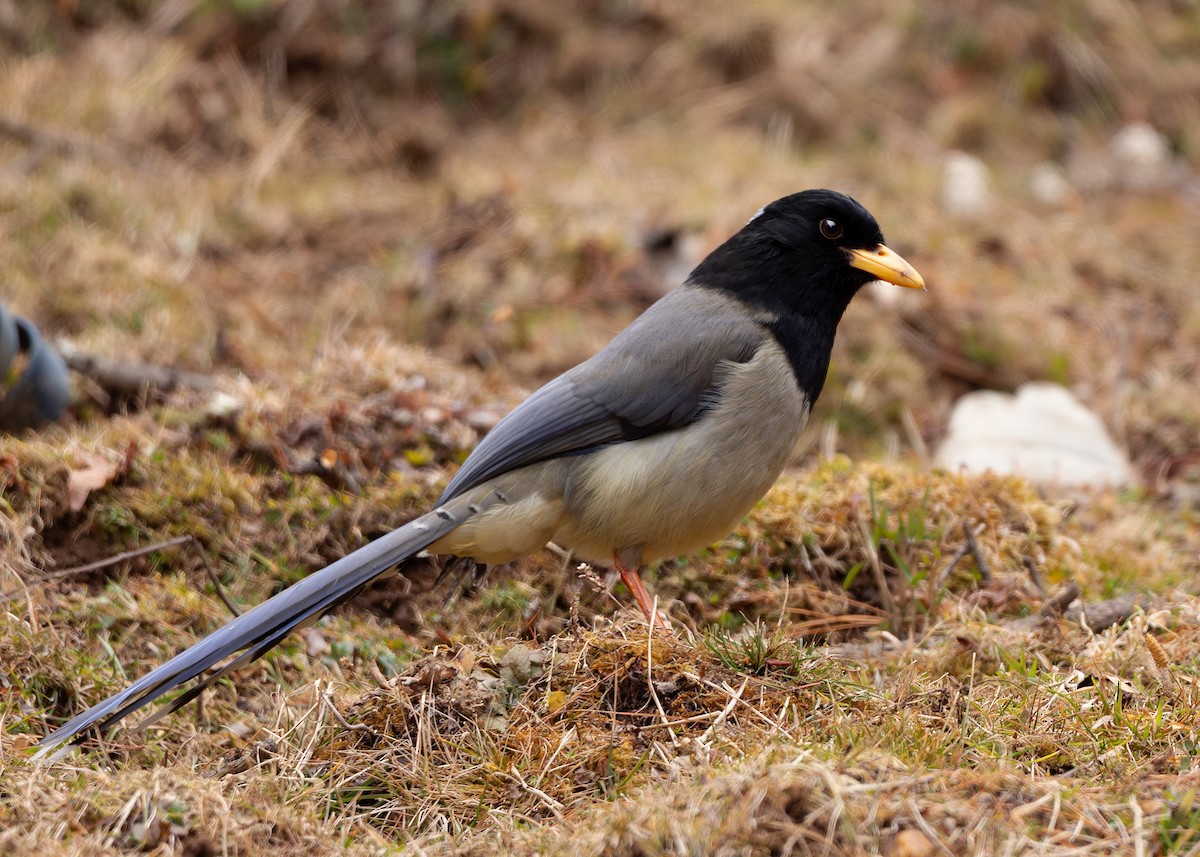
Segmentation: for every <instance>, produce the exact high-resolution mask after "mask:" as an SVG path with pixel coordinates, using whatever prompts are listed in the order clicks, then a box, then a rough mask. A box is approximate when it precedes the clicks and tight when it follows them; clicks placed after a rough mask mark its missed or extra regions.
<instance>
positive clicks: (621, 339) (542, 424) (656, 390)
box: [438, 285, 770, 503]
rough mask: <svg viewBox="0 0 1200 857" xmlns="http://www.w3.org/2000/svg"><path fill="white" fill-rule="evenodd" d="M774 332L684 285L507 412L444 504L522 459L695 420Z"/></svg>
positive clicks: (729, 303) (568, 451)
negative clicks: (727, 366)
mask: <svg viewBox="0 0 1200 857" xmlns="http://www.w3.org/2000/svg"><path fill="white" fill-rule="evenodd" d="M769 335H770V334H769V333H768V332H767V330H766V329H765V328H764V327H763V326H762V325H761V324H759V323H758V322H757V321H755V320H754V319H753V318H752V317H750V315H749V314H748V313H747V312H746V311H745V309H743V308H742V307H741V305H740V304H738V303H736V302H735V301H733V300H731V299H729V298H725V297H723V296H722V295H720V294H717V293H716V292H712V291H709V290H707V289H704V288H701V287H698V286H691V285H688V286H682V287H680V288H678V289H676V290H675V291H673V292H671V293H669V294H668V295H667V296H666V297H664V298H663V299H662V300H660V301H659V302H658V303H656V304H654V305H653V306H652V307H650V309H648V310H646V312H645V313H643V314H642V315H641V316H640V317H639V318H638V319H637V320H636V321H634V322H633V324H631V325H630V326H629V327H627V328H626V329H625V330H623V331H622V332H621V333H620V334H619V335H618V336H617V337H616V338H615V339H613V341H612V342H610V343H609V344H608V345H607V346H606V347H605V348H604V350H602V351H601V352H600V353H598V354H596V355H595V356H594V357H592V358H591V359H590V360H587V361H586V362H584V363H581V364H580V365H578V366H576V367H575V368H574V369H571V370H570V371H568V372H566V373H564V374H562V375H560V376H559V377H557V378H555V379H554V380H553V381H551V382H550V383H549V384H547V385H546V386H544V387H542V388H541V389H540V390H538V391H537V392H536V393H534V394H533V395H532V396H530V397H529V398H528V399H526V400H525V401H524V402H523V403H522V404H521V405H520V406H519V407H517V409H516V410H514V411H513V412H512V413H510V414H509V415H508V416H506V417H505V418H504V419H502V420H501V421H500V422H499V423H498V424H497V425H496V427H495V428H494V429H492V431H491V432H489V433H488V435H487V436H486V437H485V438H484V439H483V441H482V442H481V443H480V444H479V446H478V447H476V448H475V451H474V452H473V453H471V455H470V456H469V457H468V458H467V460H466V462H465V463H464V464H463V466H462V467H461V468H459V471H458V473H457V474H455V476H454V479H452V480H451V481H450V484H449V485H447V486H446V490H445V492H444V493H443V494H442V497H441V499H440V500H439V501H438V502H439V503H445V502H447V501H449V500H451V499H453V498H454V497H456V496H458V495H460V494H462V493H463V492H464V491H468V490H470V489H471V488H474V487H475V486H477V485H479V484H481V483H483V482H486V481H487V480H488V479H491V478H492V477H494V476H497V475H499V474H501V473H506V472H508V471H510V470H515V469H516V468H518V467H524V466H526V465H528V464H534V463H536V462H539V461H545V460H547V459H550V458H556V457H559V456H563V455H578V454H580V453H583V452H588V451H590V450H593V449H596V448H598V447H601V446H605V445H608V444H612V443H620V442H622V441H628V440H636V439H638V438H643V437H648V436H650V435H653V434H658V433H659V432H665V431H670V430H672V429H676V428H679V427H681V426H685V425H687V424H688V423H691V422H693V421H694V420H696V419H697V418H698V417H699V416H700V415H701V414H702V413H703V412H704V411H705V410H706V409H707V408H709V407H710V406H711V405H712V404H713V403H714V402H715V400H716V399H715V395H716V390H715V384H716V381H717V369H718V367H719V366H720V365H721V364H722V363H743V362H746V361H748V360H750V359H751V358H752V357H753V356H754V353H755V351H757V350H758V347H759V345H761V344H762V342H763V341H764V340H765V339H766V338H767V337H768V336H769Z"/></svg>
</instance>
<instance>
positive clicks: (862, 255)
mask: <svg viewBox="0 0 1200 857" xmlns="http://www.w3.org/2000/svg"><path fill="white" fill-rule="evenodd" d="M878 279H883V280H887V281H889V282H892V283H895V284H896V285H901V286H909V287H916V288H920V287H923V286H924V282H923V281H922V280H921V278H920V275H919V274H917V272H916V271H914V270H913V269H912V267H911V266H910V265H909V264H908V263H907V262H905V261H904V260H903V259H901V258H900V257H899V256H897V255H896V254H895V253H893V252H891V251H890V250H889V249H888V248H887V247H886V246H885V245H884V243H883V232H882V231H881V230H880V229H879V224H878V223H876V222H875V218H874V217H872V216H871V213H870V212H869V211H867V210H866V209H865V208H863V207H862V205H860V204H859V203H858V202H856V201H855V200H853V199H851V198H850V197H848V196H846V195H845V194H842V193H837V192H836V191H832V190H806V191H801V192H800V193H794V194H792V195H791V196H785V197H783V198H782V199H778V200H776V201H775V202H773V203H771V204H770V205H768V206H765V207H764V208H763V209H762V210H761V211H759V212H758V214H756V215H755V216H754V217H752V218H751V219H750V222H749V223H747V224H746V225H745V226H744V227H742V229H741V231H740V232H738V233H737V234H736V235H734V236H733V237H732V238H730V239H729V240H728V241H726V242H725V243H724V244H722V245H721V246H720V247H718V248H717V249H716V250H714V251H713V252H712V253H711V254H710V255H709V256H708V258H706V259H705V260H704V261H703V262H701V263H700V265H699V266H698V267H697V268H696V270H695V271H693V272H692V275H691V277H690V278H689V281H690V282H692V283H694V284H696V285H701V286H705V287H707V288H713V289H718V290H720V291H723V292H727V293H729V294H732V295H733V296H735V297H737V298H738V299H739V300H741V301H743V302H746V303H748V304H751V305H752V306H755V307H761V308H763V309H766V310H770V311H773V312H783V313H787V314H796V315H800V316H806V317H809V318H813V319H820V320H821V321H824V322H827V323H831V324H832V325H834V326H835V327H836V325H837V323H838V321H839V320H840V319H841V317H842V313H843V312H844V311H845V309H846V306H847V305H848V304H849V303H850V299H851V298H852V297H854V294H855V293H856V292H857V291H858V290H859V289H860V288H862V287H863V286H864V285H866V284H867V283H869V282H871V281H872V280H878Z"/></svg>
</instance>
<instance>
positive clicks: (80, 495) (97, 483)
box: [67, 459, 120, 512]
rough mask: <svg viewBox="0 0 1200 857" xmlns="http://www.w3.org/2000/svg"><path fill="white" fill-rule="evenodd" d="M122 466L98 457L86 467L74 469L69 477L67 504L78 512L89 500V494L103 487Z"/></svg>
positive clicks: (73, 510)
mask: <svg viewBox="0 0 1200 857" xmlns="http://www.w3.org/2000/svg"><path fill="white" fill-rule="evenodd" d="M119 470H120V466H119V465H117V464H114V463H113V462H111V461H105V460H103V459H97V460H95V461H92V462H91V463H90V464H88V465H86V466H85V467H81V468H79V469H77V470H72V471H71V475H70V476H69V477H68V478H67V506H68V508H70V510H71V511H72V512H78V511H79V510H80V509H82V508H83V504H84V503H86V502H87V498H88V495H89V494H91V493H92V492H93V491H95V490H97V489H99V488H103V487H104V486H105V485H107V484H109V483H110V482H112V481H113V479H114V478H116V476H117V472H118V471H119Z"/></svg>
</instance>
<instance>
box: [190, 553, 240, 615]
mask: <svg viewBox="0 0 1200 857" xmlns="http://www.w3.org/2000/svg"><path fill="white" fill-rule="evenodd" d="M188 538H189V539H191V540H192V542H193V543H194V544H196V547H197V548H199V547H200V545H199V544H198V543H196V537H195V536H188ZM198 552H199V554H200V562H201V563H202V564H203V565H204V573H205V574H207V575H208V579H209V580H210V581H211V582H212V585H213V589H215V590H216V591H217V597H218V598H220V599H221V600H222V601H224V602H225V606H226V607H228V608H229V612H230V613H232V614H233V615H234V616H241V615H242V611H241V608H239V607H238V606H237V604H236V603H234V601H233V599H232V598H230V597H229V596H228V595H226V594H225V587H224V586H222V585H221V578H219V577H217V572H216V571H215V570H214V569H213V567H212V565H211V564H210V563H209V561H208V556H207V555H205V553H204V551H203V550H199V551H198Z"/></svg>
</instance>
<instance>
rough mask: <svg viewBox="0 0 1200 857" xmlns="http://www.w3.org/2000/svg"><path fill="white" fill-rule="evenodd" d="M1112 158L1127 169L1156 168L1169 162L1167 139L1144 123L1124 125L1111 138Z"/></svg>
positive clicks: (1169, 151) (1169, 148) (1169, 147)
mask: <svg viewBox="0 0 1200 857" xmlns="http://www.w3.org/2000/svg"><path fill="white" fill-rule="evenodd" d="M1112 153H1113V156H1114V157H1115V158H1116V159H1117V160H1118V161H1120V162H1121V163H1123V164H1125V165H1126V166H1129V167H1151V168H1158V167H1163V166H1166V165H1167V164H1168V163H1169V162H1170V160H1171V146H1170V145H1169V144H1168V143H1167V138H1166V137H1164V136H1163V135H1162V134H1160V133H1158V132H1157V131H1155V130H1154V129H1153V128H1151V127H1150V126H1149V125H1147V124H1146V123H1145V122H1135V123H1133V124H1132V125H1126V126H1125V127H1124V128H1122V129H1121V130H1120V131H1118V132H1117V133H1116V135H1114V136H1113V138H1112Z"/></svg>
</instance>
